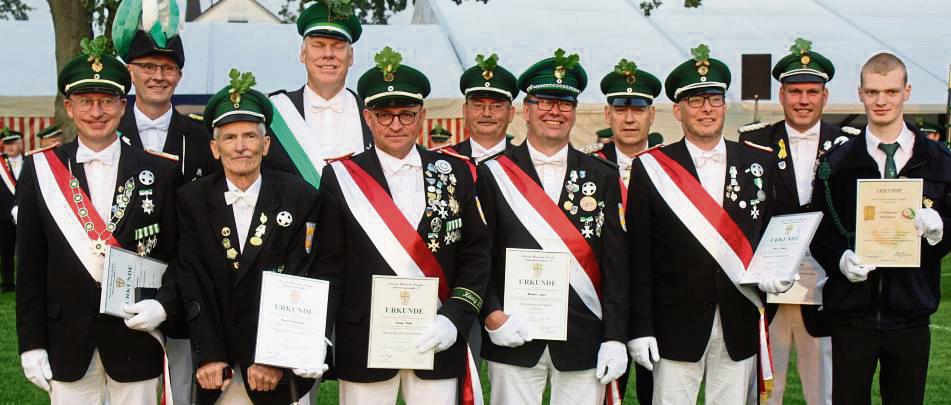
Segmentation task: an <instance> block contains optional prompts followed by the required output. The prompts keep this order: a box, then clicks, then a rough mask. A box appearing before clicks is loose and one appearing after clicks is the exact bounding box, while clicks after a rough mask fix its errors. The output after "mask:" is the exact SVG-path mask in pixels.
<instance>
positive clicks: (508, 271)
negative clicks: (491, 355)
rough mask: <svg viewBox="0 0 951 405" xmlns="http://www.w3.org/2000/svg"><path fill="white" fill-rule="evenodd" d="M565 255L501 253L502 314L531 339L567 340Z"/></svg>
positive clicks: (527, 251)
mask: <svg viewBox="0 0 951 405" xmlns="http://www.w3.org/2000/svg"><path fill="white" fill-rule="evenodd" d="M569 254H570V253H568V252H548V251H543V250H535V249H505V293H504V294H505V295H504V297H503V299H504V303H505V307H504V308H503V309H504V311H505V312H506V313H508V314H518V316H519V317H520V318H521V320H522V321H523V322H524V323H525V324H526V325H527V326H528V327H529V328H531V330H532V333H533V336H534V338H535V339H543V340H568V283H569V280H568V271H569V264H570V257H569V256H568V255H569Z"/></svg>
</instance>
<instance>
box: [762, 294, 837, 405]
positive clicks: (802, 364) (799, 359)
mask: <svg viewBox="0 0 951 405" xmlns="http://www.w3.org/2000/svg"><path fill="white" fill-rule="evenodd" d="M769 343H770V346H771V348H772V353H773V378H774V380H773V384H774V385H773V393H772V395H771V396H770V397H769V404H770V405H782V403H783V393H784V392H785V391H786V375H787V372H788V370H789V354H790V352H791V351H792V349H793V345H795V350H796V368H798V369H799V379H800V380H802V394H803V397H804V398H805V400H806V403H807V404H809V405H824V404H828V405H831V404H832V338H830V337H822V338H817V337H813V336H812V335H810V334H809V332H808V331H806V327H805V325H804V324H803V322H802V310H801V309H800V307H799V305H788V304H782V305H780V306H779V310H778V311H776V316H775V317H773V321H772V322H771V323H770V324H769Z"/></svg>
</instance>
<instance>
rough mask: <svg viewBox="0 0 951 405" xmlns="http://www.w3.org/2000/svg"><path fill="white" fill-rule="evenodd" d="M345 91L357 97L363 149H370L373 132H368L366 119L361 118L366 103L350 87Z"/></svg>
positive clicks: (368, 127)
mask: <svg viewBox="0 0 951 405" xmlns="http://www.w3.org/2000/svg"><path fill="white" fill-rule="evenodd" d="M302 90H303V89H302ZM347 91H349V92H350V94H353V97H354V98H356V99H357V114H359V115H360V126H361V127H363V146H364V148H365V149H370V148H372V147H373V132H370V126H369V125H367V121H366V120H365V119H363V110H364V109H365V108H366V105H364V104H363V99H362V98H360V96H359V95H357V93H356V92H354V91H353V90H350V89H347Z"/></svg>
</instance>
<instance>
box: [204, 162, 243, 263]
mask: <svg viewBox="0 0 951 405" xmlns="http://www.w3.org/2000/svg"><path fill="white" fill-rule="evenodd" d="M214 176H218V178H217V179H215V181H214V185H213V186H212V187H211V190H209V191H208V194H207V197H208V208H209V209H208V212H209V213H210V215H209V216H208V225H209V226H210V227H211V232H212V233H213V234H214V235H215V238H216V239H218V238H220V240H221V242H220V243H219V244H218V248H219V252H218V253H217V254H219V255H221V257H222V258H223V259H224V260H226V261H227V262H228V269H230V270H232V271H234V270H235V268H234V264H235V263H237V262H238V258H239V257H240V253H239V252H240V250H241V249H240V241H239V239H238V227H237V226H235V222H234V210H233V209H232V208H231V206H230V205H227V204H226V203H225V191H228V185H227V184H226V183H225V176H224V174H223V173H220V172H219V173H215V174H214ZM229 251H232V252H233V253H232V254H233V255H234V257H233V258H229V257H228V252H229ZM213 254H214V253H213ZM232 279H234V278H232Z"/></svg>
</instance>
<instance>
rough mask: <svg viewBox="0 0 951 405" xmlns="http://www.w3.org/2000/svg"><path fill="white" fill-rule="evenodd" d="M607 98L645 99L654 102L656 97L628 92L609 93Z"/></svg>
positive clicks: (606, 95)
mask: <svg viewBox="0 0 951 405" xmlns="http://www.w3.org/2000/svg"><path fill="white" fill-rule="evenodd" d="M604 96H605V97H643V98H646V99H648V100H653V99H654V96H652V95H650V94H644V93H628V92H626V91H620V92H617V93H608V94H605V95H604Z"/></svg>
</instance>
